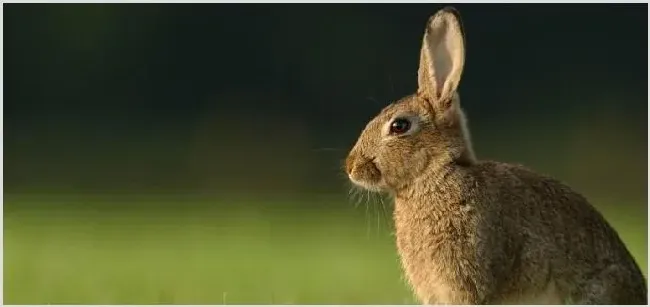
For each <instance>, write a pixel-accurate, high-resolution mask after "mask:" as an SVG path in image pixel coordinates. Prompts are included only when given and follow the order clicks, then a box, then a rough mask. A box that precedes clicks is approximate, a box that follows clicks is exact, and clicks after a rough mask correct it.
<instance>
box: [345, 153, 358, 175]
mask: <svg viewBox="0 0 650 307" xmlns="http://www.w3.org/2000/svg"><path fill="white" fill-rule="evenodd" d="M355 156H356V155H354V154H352V153H350V154H349V155H348V157H347V158H346V159H345V172H346V173H348V175H350V174H352V169H354V160H355V159H356V157H355Z"/></svg>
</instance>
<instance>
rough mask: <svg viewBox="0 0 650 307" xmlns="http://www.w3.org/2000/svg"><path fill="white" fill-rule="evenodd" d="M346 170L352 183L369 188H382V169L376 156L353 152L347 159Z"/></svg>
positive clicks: (376, 189)
mask: <svg viewBox="0 0 650 307" xmlns="http://www.w3.org/2000/svg"><path fill="white" fill-rule="evenodd" d="M345 171H346V172H347V174H348V178H349V179H350V181H352V183H354V184H356V185H358V186H360V187H362V188H364V189H367V190H372V191H379V190H381V182H382V177H381V171H379V168H377V165H376V164H375V161H374V158H368V157H364V156H363V155H359V154H353V153H352V154H350V155H349V156H348V157H347V159H346V160H345Z"/></svg>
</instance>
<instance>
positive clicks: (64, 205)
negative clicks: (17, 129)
mask: <svg viewBox="0 0 650 307" xmlns="http://www.w3.org/2000/svg"><path fill="white" fill-rule="evenodd" d="M4 206H5V219H4V233H5V235H4V274H5V275H4V281H5V282H4V300H5V301H4V302H5V303H6V304H223V303H226V304H408V303H415V301H414V300H413V299H412V296H411V294H410V292H409V291H408V288H407V287H406V285H405V283H404V282H403V281H402V279H401V274H400V271H399V262H398V258H397V255H396V252H395V250H394V246H393V245H394V243H393V238H392V237H391V235H390V232H391V227H390V224H389V223H388V221H387V220H386V218H385V217H384V215H383V214H380V211H378V210H374V209H373V210H369V211H367V210H366V209H364V208H363V207H357V208H355V207H354V206H351V205H350V204H348V203H345V202H341V203H338V202H335V201H332V203H331V204H329V208H328V204H327V203H325V204H319V205H314V206H311V204H310V205H308V206H296V205H295V204H289V203H278V202H271V201H268V202H260V203H246V202H237V203H220V204H215V203H212V202H206V201H198V200H184V201H167V202H166V204H165V205H164V206H162V205H161V206H159V207H156V202H155V201H153V202H149V204H148V205H142V204H136V203H128V202H126V203H125V202H119V204H118V203H113V204H111V201H105V200H97V199H95V200H79V199H77V200H71V201H57V202H53V201H42V200H26V199H19V198H18V199H7V198H5V203H4ZM118 206H119V207H118ZM226 206H227V208H229V209H225V208H226ZM615 213H616V214H613V213H611V212H610V215H608V218H610V220H611V221H612V223H614V224H615V227H617V228H618V229H619V231H620V232H621V235H622V237H623V239H624V240H625V241H626V242H627V243H628V245H629V246H630V249H631V251H632V252H633V253H634V255H635V256H636V257H637V259H639V262H640V265H641V266H642V267H643V269H644V271H645V270H646V267H647V263H646V261H645V259H647V239H646V235H647V232H646V230H645V229H646V227H647V226H646V225H647V219H646V217H641V218H640V217H639V216H640V215H638V214H636V215H634V214H630V212H628V213H625V212H621V211H616V212H615ZM641 231H643V233H641ZM641 260H642V261H641Z"/></svg>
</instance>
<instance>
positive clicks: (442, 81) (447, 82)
mask: <svg viewBox="0 0 650 307" xmlns="http://www.w3.org/2000/svg"><path fill="white" fill-rule="evenodd" d="M464 64H465V41H464V38H463V32H462V28H461V20H460V15H459V13H458V11H456V10H455V9H454V8H452V7H446V8H444V9H442V10H440V11H438V12H437V13H436V14H435V15H433V16H431V18H429V22H428V23H427V28H426V30H425V31H424V39H423V41H422V50H421V51H420V67H419V69H418V92H419V93H420V94H423V95H425V97H426V98H427V99H428V100H429V101H430V102H431V103H432V104H434V108H435V109H436V110H439V111H444V109H446V108H448V107H449V106H451V101H452V98H453V95H454V93H455V92H456V89H457V88H458V83H459V82H460V77H461V74H462V72H463V65H464Z"/></svg>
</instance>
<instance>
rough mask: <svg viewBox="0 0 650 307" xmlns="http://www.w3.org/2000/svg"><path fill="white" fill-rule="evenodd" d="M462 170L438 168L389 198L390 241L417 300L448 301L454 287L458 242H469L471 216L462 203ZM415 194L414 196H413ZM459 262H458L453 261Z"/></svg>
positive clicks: (471, 209) (466, 204) (452, 299)
mask: <svg viewBox="0 0 650 307" xmlns="http://www.w3.org/2000/svg"><path fill="white" fill-rule="evenodd" d="M462 175H463V174H462V171H461V172H458V171H457V170H454V169H453V168H444V169H442V170H439V171H438V172H436V173H435V174H434V175H433V177H429V179H428V180H426V182H425V181H423V182H421V183H419V186H416V187H413V189H412V191H413V192H411V193H408V194H402V195H395V211H394V214H393V218H394V221H395V237H396V241H397V242H396V243H397V250H398V252H399V255H400V260H401V262H402V267H403V269H404V271H405V275H406V277H407V279H408V281H409V283H410V284H411V286H412V287H413V289H414V290H415V292H416V293H417V294H418V296H419V297H421V298H427V297H430V296H433V297H437V299H438V300H440V301H441V302H453V301H454V298H453V297H449V295H450V293H454V290H453V289H455V288H456V286H455V285H456V282H458V276H456V274H455V273H450V272H457V266H456V265H457V261H458V259H462V255H458V248H457V247H458V246H457V245H458V244H459V242H458V240H465V239H466V238H471V237H474V235H473V234H474V231H475V226H474V225H475V212H474V210H473V208H472V207H471V206H469V205H468V203H467V202H466V199H465V196H464V192H466V191H465V190H467V189H465V188H464V186H465V185H464V184H463V183H462V182H463V181H462ZM415 191H417V192H415ZM457 257H461V258H457Z"/></svg>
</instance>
